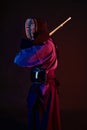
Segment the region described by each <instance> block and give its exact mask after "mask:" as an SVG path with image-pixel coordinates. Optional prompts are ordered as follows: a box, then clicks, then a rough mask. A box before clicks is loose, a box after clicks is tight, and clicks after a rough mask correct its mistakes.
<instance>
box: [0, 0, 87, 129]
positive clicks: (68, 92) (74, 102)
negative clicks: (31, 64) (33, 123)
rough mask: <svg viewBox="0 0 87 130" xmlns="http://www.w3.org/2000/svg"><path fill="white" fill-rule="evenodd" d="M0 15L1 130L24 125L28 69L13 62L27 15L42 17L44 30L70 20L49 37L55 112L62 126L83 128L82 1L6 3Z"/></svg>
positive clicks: (86, 34)
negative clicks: (54, 50)
mask: <svg viewBox="0 0 87 130" xmlns="http://www.w3.org/2000/svg"><path fill="white" fill-rule="evenodd" d="M1 6H2V10H1V17H0V28H1V29H0V30H1V31H0V35H1V37H0V39H1V47H0V55H1V85H0V130H3V129H4V128H9V129H11V130H14V129H16V130H17V129H18V130H26V129H27V106H26V98H27V94H28V91H29V87H30V84H31V83H30V80H29V72H30V70H29V69H27V68H21V67H19V66H17V65H16V64H14V63H13V60H14V57H15V56H16V54H17V53H18V51H19V50H20V40H21V38H23V37H25V30H24V23H25V20H26V18H28V17H32V16H33V17H41V18H44V19H46V20H47V22H48V26H49V32H50V31H51V30H52V29H54V28H55V27H57V26H58V25H60V24H61V23H62V22H64V21H65V20H66V19H67V18H68V17H72V19H71V20H70V21H69V22H68V23H66V24H65V25H64V26H63V27H62V28H60V29H59V30H58V31H57V32H55V34H53V35H52V38H53V40H54V42H55V43H56V44H57V46H58V47H59V66H58V68H57V71H56V75H57V78H58V79H59V82H60V88H59V91H60V95H59V96H60V112H61V125H62V130H85V129H87V30H86V28H87V2H84V1H75V0H72V1H66V2H63V1H62V0H61V1H57V2H55V1H52V2H50V1H47V0H46V1H33V0H32V1H30V0H28V1H10V2H6V1H5V2H4V1H3V4H2V5H1Z"/></svg>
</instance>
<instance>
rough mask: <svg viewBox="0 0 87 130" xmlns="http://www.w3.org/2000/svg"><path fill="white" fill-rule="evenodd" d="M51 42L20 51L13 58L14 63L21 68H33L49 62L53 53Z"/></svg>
mask: <svg viewBox="0 0 87 130" xmlns="http://www.w3.org/2000/svg"><path fill="white" fill-rule="evenodd" d="M51 42H52V41H51V40H50V39H48V41H46V42H44V44H38V45H33V46H31V47H30V48H25V49H21V50H20V51H19V52H18V54H17V55H16V56H15V58H14V63H15V64H17V65H18V66H21V67H34V66H37V65H41V64H43V63H44V62H45V61H47V60H50V58H51V56H52V52H53V48H52V46H51V44H50V43H51Z"/></svg>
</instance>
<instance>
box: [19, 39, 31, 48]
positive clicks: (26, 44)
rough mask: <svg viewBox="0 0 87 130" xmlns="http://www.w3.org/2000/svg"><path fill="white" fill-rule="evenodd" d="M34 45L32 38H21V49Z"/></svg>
mask: <svg viewBox="0 0 87 130" xmlns="http://www.w3.org/2000/svg"><path fill="white" fill-rule="evenodd" d="M32 46H33V41H32V40H30V39H22V40H21V44H20V48H21V49H25V48H30V47H32Z"/></svg>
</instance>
